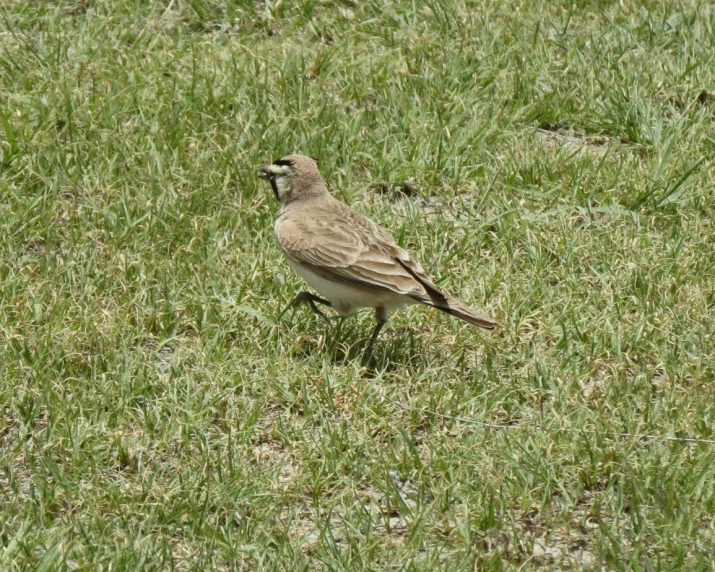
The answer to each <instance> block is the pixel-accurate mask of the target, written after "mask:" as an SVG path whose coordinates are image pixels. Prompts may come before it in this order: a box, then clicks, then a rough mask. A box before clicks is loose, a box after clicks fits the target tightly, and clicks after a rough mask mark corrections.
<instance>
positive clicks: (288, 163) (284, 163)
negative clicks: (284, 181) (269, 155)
mask: <svg viewBox="0 0 715 572" xmlns="http://www.w3.org/2000/svg"><path fill="white" fill-rule="evenodd" d="M273 164H274V165H278V166H279V167H284V166H286V167H292V166H293V161H291V160H290V159H276V160H275V161H273Z"/></svg>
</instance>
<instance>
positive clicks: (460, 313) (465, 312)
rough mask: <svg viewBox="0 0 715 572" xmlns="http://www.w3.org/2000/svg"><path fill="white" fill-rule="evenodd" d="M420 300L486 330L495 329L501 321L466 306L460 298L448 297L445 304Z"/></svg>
mask: <svg viewBox="0 0 715 572" xmlns="http://www.w3.org/2000/svg"><path fill="white" fill-rule="evenodd" d="M420 302H422V303H423V304H427V305H428V306H432V307H433V308H437V309H438V310H442V311H443V312H447V314H450V315H452V316H454V317H455V318H459V319H460V320H464V321H465V322H468V323H470V324H472V325H474V326H479V327H480V328H484V329H485V330H493V329H494V328H496V327H497V326H499V325H500V324H499V322H496V321H494V320H492V319H491V318H489V317H487V316H485V315H483V314H479V313H478V312H475V311H474V310H472V309H471V308H470V307H469V306H465V305H464V304H462V303H461V302H460V301H459V300H455V299H454V298H446V299H445V300H444V302H445V303H444V304H439V303H438V304H434V300H432V299H430V300H429V301H427V300H420Z"/></svg>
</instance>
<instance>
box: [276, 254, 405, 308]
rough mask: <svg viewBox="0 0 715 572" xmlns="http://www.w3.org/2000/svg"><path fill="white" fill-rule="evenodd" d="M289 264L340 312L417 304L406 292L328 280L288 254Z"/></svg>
mask: <svg viewBox="0 0 715 572" xmlns="http://www.w3.org/2000/svg"><path fill="white" fill-rule="evenodd" d="M286 260H287V261H288V264H290V266H291V268H292V269H293V270H295V273H296V274H297V275H298V276H300V277H301V278H302V279H303V280H305V281H306V282H307V283H308V284H309V285H310V286H311V287H312V288H313V289H314V290H315V291H316V292H318V294H320V295H321V296H323V298H326V299H327V300H329V301H330V303H331V304H332V305H333V308H334V309H335V311H336V312H338V313H339V314H348V313H350V312H352V311H353V310H354V309H356V308H385V309H386V310H392V309H394V308H399V307H400V306H404V305H405V304H415V303H416V302H415V300H413V299H412V298H410V297H409V296H405V295H404V294H397V293H395V292H385V291H383V290H377V289H375V290H367V289H365V288H358V287H355V286H350V285H349V284H343V283H341V282H333V281H331V280H326V279H325V278H323V277H322V276H320V275H319V274H316V273H315V272H313V271H311V270H309V269H308V268H305V267H304V266H300V265H298V264H296V262H294V261H293V260H291V259H290V258H288V257H287V256H286Z"/></svg>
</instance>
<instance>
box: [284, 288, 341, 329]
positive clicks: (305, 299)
mask: <svg viewBox="0 0 715 572" xmlns="http://www.w3.org/2000/svg"><path fill="white" fill-rule="evenodd" d="M316 302H318V303H319V304H323V306H328V307H329V308H332V307H333V305H332V304H331V303H330V302H329V301H328V300H325V299H323V298H320V297H318V296H316V295H315V294H311V293H310V292H301V293H300V294H298V295H297V296H296V297H295V300H293V303H292V305H293V306H300V305H301V304H308V306H310V309H311V310H313V313H314V314H318V315H319V316H320V317H321V318H323V320H325V321H326V322H327V323H328V325H330V320H328V317H327V316H326V315H325V314H323V312H321V311H320V310H319V309H318V306H316V305H315V303H316Z"/></svg>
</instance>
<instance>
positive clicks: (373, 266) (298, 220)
mask: <svg viewBox="0 0 715 572" xmlns="http://www.w3.org/2000/svg"><path fill="white" fill-rule="evenodd" d="M353 213H354V211H353ZM353 213H350V214H353ZM355 214H357V213H355ZM366 221H367V222H368V223H369V225H370V226H367V224H366ZM355 222H356V221H350V220H349V219H347V220H346V219H344V218H341V217H335V218H333V219H332V220H331V221H330V224H329V225H328V224H324V223H323V221H322V219H321V218H312V219H309V220H308V219H303V218H302V217H300V216H292V217H280V218H279V219H278V221H276V226H275V232H276V237H277V238H278V243H279V244H280V247H281V249H282V250H283V252H284V253H285V254H286V256H288V257H289V258H291V259H293V260H295V261H296V262H298V263H300V264H304V265H306V266H308V267H309V268H310V269H311V270H312V271H313V272H315V273H317V274H319V275H321V276H323V277H324V278H327V279H329V280H336V281H339V282H343V283H347V284H352V285H355V286H361V287H367V288H377V289H379V290H384V291H387V292H395V293H398V294H405V295H408V296H412V295H422V294H425V290H424V288H423V287H422V285H421V284H420V283H419V281H417V280H415V278H414V277H413V276H412V275H411V273H410V272H408V271H407V270H406V269H405V268H403V267H402V266H401V265H400V264H396V263H395V262H396V261H395V259H396V258H399V259H403V258H407V260H408V261H409V255H408V254H407V252H406V251H404V250H403V249H401V248H400V247H398V246H397V245H396V244H395V243H394V242H393V241H392V239H390V238H389V236H387V234H386V233H385V232H384V231H382V229H379V227H377V225H374V223H372V222H371V221H369V220H368V219H364V220H360V221H357V222H360V223H362V225H356V224H355ZM371 227H374V228H371ZM375 229H378V231H377V232H376V231H375Z"/></svg>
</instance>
